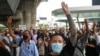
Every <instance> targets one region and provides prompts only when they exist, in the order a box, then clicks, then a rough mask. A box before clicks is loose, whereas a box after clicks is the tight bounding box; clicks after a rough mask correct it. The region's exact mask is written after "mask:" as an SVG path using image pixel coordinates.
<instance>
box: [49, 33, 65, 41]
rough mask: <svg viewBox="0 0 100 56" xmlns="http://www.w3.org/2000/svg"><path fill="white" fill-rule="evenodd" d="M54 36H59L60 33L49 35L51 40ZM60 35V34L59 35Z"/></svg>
mask: <svg viewBox="0 0 100 56" xmlns="http://www.w3.org/2000/svg"><path fill="white" fill-rule="evenodd" d="M54 36H61V35H60V34H53V35H52V36H51V39H50V40H52V38H53V37H54ZM61 37H62V36H61ZM62 39H63V37H62Z"/></svg>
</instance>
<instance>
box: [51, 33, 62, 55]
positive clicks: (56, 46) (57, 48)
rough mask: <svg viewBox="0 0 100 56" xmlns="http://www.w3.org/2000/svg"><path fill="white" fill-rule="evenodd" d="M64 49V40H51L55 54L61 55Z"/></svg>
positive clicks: (57, 38) (57, 37) (56, 37)
mask: <svg viewBox="0 0 100 56" xmlns="http://www.w3.org/2000/svg"><path fill="white" fill-rule="evenodd" d="M63 47H64V40H63V38H62V37H61V36H59V35H57V36H54V37H53V38H52V40H51V48H52V51H53V53H58V54H59V53H60V52H61V51H62V49H63Z"/></svg>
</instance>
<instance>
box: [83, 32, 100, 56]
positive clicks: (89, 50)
mask: <svg viewBox="0 0 100 56" xmlns="http://www.w3.org/2000/svg"><path fill="white" fill-rule="evenodd" d="M85 49H86V56H99V54H98V53H97V51H96V39H95V35H94V33H93V31H91V33H90V36H89V38H88V41H87V44H86V48H85Z"/></svg>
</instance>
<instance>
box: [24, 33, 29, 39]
mask: <svg viewBox="0 0 100 56" xmlns="http://www.w3.org/2000/svg"><path fill="white" fill-rule="evenodd" d="M24 35H25V37H26V39H30V33H29V31H25V32H24Z"/></svg>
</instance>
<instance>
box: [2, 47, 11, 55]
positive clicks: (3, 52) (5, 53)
mask: <svg viewBox="0 0 100 56" xmlns="http://www.w3.org/2000/svg"><path fill="white" fill-rule="evenodd" d="M0 56H10V53H9V52H8V50H7V49H5V48H3V47H0Z"/></svg>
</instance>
